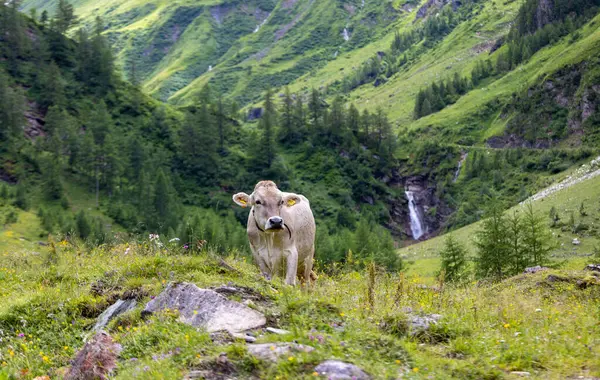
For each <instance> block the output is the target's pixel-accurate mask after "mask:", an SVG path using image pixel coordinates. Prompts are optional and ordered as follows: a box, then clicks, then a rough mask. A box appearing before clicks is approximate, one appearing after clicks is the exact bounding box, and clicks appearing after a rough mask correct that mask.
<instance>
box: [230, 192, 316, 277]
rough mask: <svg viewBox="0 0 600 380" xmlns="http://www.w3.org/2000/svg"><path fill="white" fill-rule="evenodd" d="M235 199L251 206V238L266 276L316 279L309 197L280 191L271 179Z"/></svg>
mask: <svg viewBox="0 0 600 380" xmlns="http://www.w3.org/2000/svg"><path fill="white" fill-rule="evenodd" d="M233 201H234V202H235V203H237V204H238V205H240V206H242V207H248V206H252V209H251V210H250V215H248V229H247V230H248V240H250V247H251V248H252V253H253V255H254V260H255V261H256V264H257V265H258V267H259V268H260V270H261V272H262V273H263V275H264V276H265V277H266V278H268V279H271V277H272V276H273V275H280V276H282V277H283V276H285V282H286V284H289V285H295V284H296V277H298V278H299V279H300V280H301V281H310V280H311V279H312V280H314V279H315V278H316V276H315V274H314V273H313V272H312V267H313V260H314V254H315V230H316V228H315V218H314V216H313V213H312V211H311V210H310V203H309V202H308V199H306V197H304V196H303V195H300V194H293V193H284V192H281V191H280V190H279V189H278V188H277V185H275V183H273V182H272V181H260V182H259V183H257V184H256V186H255V187H254V192H253V193H252V194H251V195H248V194H246V193H237V194H235V195H234V196H233Z"/></svg>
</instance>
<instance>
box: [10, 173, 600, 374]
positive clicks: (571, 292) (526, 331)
mask: <svg viewBox="0 0 600 380" xmlns="http://www.w3.org/2000/svg"><path fill="white" fill-rule="evenodd" d="M599 189H600V179H599V177H596V178H595V179H592V180H589V181H586V182H583V183H580V184H578V185H575V186H573V187H571V188H569V189H567V190H563V191H560V192H558V193H555V194H553V195H551V196H549V197H548V198H545V199H544V200H540V201H537V202H535V207H536V209H537V210H538V211H539V212H543V213H548V211H549V209H550V207H552V206H554V207H556V208H557V209H558V211H559V214H560V216H561V220H564V219H566V215H567V214H570V212H571V211H573V212H576V213H578V212H579V209H580V205H581V202H584V205H585V210H586V211H587V212H586V213H587V216H585V217H582V218H581V221H582V222H584V223H586V224H589V225H590V226H592V225H594V223H595V224H597V220H598V217H599V215H600V211H599V208H600V207H599V206H600V205H599V204H598V200H599V199H600V194H599V192H600V190H599ZM576 215H579V214H576ZM577 218H578V219H579V217H578V216H577ZM476 228H477V225H472V226H468V227H466V228H463V229H460V230H458V231H455V232H453V233H454V234H455V235H456V236H457V237H458V239H459V240H460V241H462V242H463V243H467V244H469V249H470V252H471V254H473V249H472V247H471V246H470V243H469V242H470V241H471V238H472V236H473V233H474V231H475V229H476ZM40 230H41V228H40V227H39V221H38V220H37V218H36V217H35V215H34V214H32V213H28V212H22V213H20V214H19V217H18V221H17V222H16V223H15V224H11V225H7V226H5V228H4V231H3V232H2V233H1V234H0V247H2V248H1V249H2V252H1V254H0V281H1V283H2V287H1V289H0V334H1V335H0V338H1V340H0V379H12V378H23V379H31V378H35V377H38V376H49V377H50V378H52V379H54V378H60V377H61V376H62V375H63V374H64V373H65V372H66V369H67V368H68V366H69V362H70V360H71V359H72V358H73V356H74V355H75V353H76V351H77V350H78V349H79V348H80V347H81V346H82V345H83V342H84V340H85V339H86V338H88V337H89V336H90V328H91V327H92V326H93V325H94V323H95V318H96V317H97V316H98V315H99V314H100V313H101V312H102V311H103V310H104V309H106V308H107V307H108V306H110V305H111V304H112V303H113V302H114V301H115V300H117V299H119V298H122V297H125V296H127V297H135V298H137V299H138V301H139V302H138V305H137V307H136V308H135V309H134V310H132V311H130V312H128V313H126V314H124V315H121V316H120V317H118V318H116V319H115V320H113V321H111V322H110V324H109V326H108V327H107V331H108V332H109V333H110V334H111V335H112V336H113V337H114V338H115V339H116V341H117V342H118V343H119V344H121V345H122V347H123V351H122V353H121V355H120V358H119V362H118V368H117V370H116V372H115V373H114V374H113V376H112V377H111V378H115V379H117V378H122V379H131V378H139V379H143V378H164V379H172V378H182V377H183V376H184V375H185V374H186V373H187V372H188V371H190V370H193V369H198V368H206V366H207V365H209V364H210V363H213V362H214V361H215V360H216V358H217V357H218V356H219V355H220V354H221V353H226V354H227V357H228V359H229V360H230V362H231V363H232V364H233V365H234V367H235V371H236V375H237V376H239V377H240V378H251V377H256V378H270V379H271V378H272V379H277V378H278V379H298V378H307V379H308V378H319V377H320V375H319V374H318V373H314V367H315V366H316V365H317V364H318V363H320V362H321V361H323V360H326V359H333V358H337V359H340V360H344V361H347V362H351V363H354V364H356V365H358V366H359V367H361V368H363V369H364V370H365V371H367V372H368V373H369V374H370V375H371V376H372V377H373V378H376V379H388V378H410V379H420V378H425V379H427V378H435V379H451V378H459V379H512V378H520V377H521V376H529V377H530V378H537V379H565V378H580V376H583V378H592V377H594V376H599V375H600V365H599V363H600V350H599V347H600V344H599V343H600V340H599V339H600V338H598V336H599V334H598V333H599V332H600V331H599V329H600V325H599V324H598V315H599V314H598V313H599V312H600V310H599V309H598V305H599V304H600V303H599V302H598V301H599V297H600V286H599V285H600V280H599V279H598V278H597V277H594V276H593V275H592V274H590V273H591V272H586V271H583V270H582V269H583V267H584V265H585V264H586V263H587V262H589V261H590V260H592V258H590V257H589V256H585V255H584V254H585V253H588V251H590V250H591V249H592V247H593V246H594V245H595V244H597V239H596V238H595V237H591V236H586V234H585V233H580V234H577V235H573V234H572V233H570V232H563V231H560V229H554V230H553V232H554V234H555V236H556V239H557V248H556V251H555V254H554V257H553V262H554V263H555V264H557V265H556V268H555V269H550V270H547V271H542V272H538V273H536V274H527V275H525V274H523V275H518V276H515V277H512V278H509V279H507V280H504V281H502V282H500V283H487V282H470V283H466V284H462V285H460V286H455V285H450V284H444V283H439V281H438V280H437V279H436V272H437V270H438V268H439V260H438V259H437V257H436V252H437V250H438V249H440V247H441V245H442V244H443V243H442V239H443V237H439V238H435V239H432V240H429V241H426V242H423V243H420V244H417V245H413V246H410V247H407V248H404V249H402V250H400V254H401V255H402V256H404V257H405V262H406V263H408V264H409V266H408V269H407V270H406V271H405V272H403V273H400V274H390V273H385V271H383V270H382V269H378V268H375V269H374V270H372V271H365V272H356V271H350V270H348V271H344V270H341V271H340V272H339V273H337V274H327V273H325V272H323V271H319V279H318V280H317V282H316V283H315V284H314V285H313V286H312V287H310V288H302V287H296V288H291V287H288V286H285V285H283V284H282V282H281V281H280V280H279V279H275V280H274V281H272V282H267V281H265V280H264V279H262V278H261V277H260V275H259V273H258V271H257V269H256V268H255V267H254V265H253V264H252V263H251V260H250V259H249V258H247V257H246V256H245V255H242V254H240V253H235V252H232V253H230V254H229V255H226V256H225V257H223V259H224V260H225V262H226V263H227V264H228V267H227V266H222V265H220V264H219V261H220V257H219V256H218V255H217V254H216V253H215V252H213V251H212V250H210V248H209V249H206V250H203V251H202V252H198V253H190V252H187V251H185V250H184V249H182V248H181V246H180V245H179V244H178V243H167V242H164V243H165V245H164V246H163V247H159V246H157V245H156V242H151V241H148V240H147V239H137V240H135V239H133V240H128V241H115V242H113V243H111V244H109V245H103V246H100V247H97V248H90V247H88V246H86V245H85V244H83V243H81V242H78V241H76V240H72V241H67V240H58V238H56V240H52V238H50V239H49V240H48V242H45V243H49V245H38V244H37V239H39V235H38V236H37V237H36V233H37V232H36V231H40ZM574 236H577V237H579V238H580V239H581V242H582V244H581V245H580V246H577V247H574V246H572V245H571V239H572V238H573V237H574ZM563 243H564V245H563ZM180 281H186V282H193V283H195V284H196V285H198V286H199V287H202V288H206V287H212V286H220V285H225V284H233V285H235V286H241V287H248V288H251V289H252V291H253V292H254V293H255V294H256V295H260V297H259V299H260V300H261V301H260V302H256V304H255V305H254V306H253V307H256V308H258V309H259V310H260V311H262V312H263V313H265V315H266V316H267V321H268V323H267V326H270V327H278V328H282V329H286V330H289V331H290V332H291V333H290V334H288V335H283V336H280V335H275V334H270V333H265V332H263V331H257V332H256V334H257V336H258V342H260V343H263V342H264V343H275V342H282V341H295V342H298V343H301V344H306V345H310V346H312V347H314V348H315V350H314V351H313V352H311V353H302V354H293V355H291V356H288V357H283V358H281V359H280V360H279V361H278V362H277V363H275V364H271V363H268V362H262V361H260V360H258V359H256V358H254V357H253V356H251V355H249V354H248V352H247V350H246V343H243V342H241V341H235V342H231V343H218V342H216V343H215V342H213V341H212V340H211V337H210V335H209V334H208V333H206V332H205V331H202V330H199V329H195V328H192V327H189V326H187V325H184V324H182V323H180V322H178V321H177V313H176V312H174V311H165V312H162V313H158V314H155V315H153V316H152V317H150V318H142V317H141V314H140V312H141V310H142V309H143V308H144V305H145V304H146V302H148V301H149V300H150V297H151V296H155V295H158V294H159V293H160V292H161V290H163V289H164V288H165V287H166V286H167V285H168V284H169V283H171V282H180ZM234 299H235V300H238V301H239V300H240V299H239V297H236V296H234ZM429 314H441V315H442V316H443V317H442V319H441V320H440V322H439V323H438V324H437V325H433V326H432V327H431V328H430V329H429V330H428V331H427V332H425V333H421V334H417V335H411V334H409V333H408V327H407V326H408V324H407V319H406V318H407V316H410V315H429ZM524 372H527V374H524Z"/></svg>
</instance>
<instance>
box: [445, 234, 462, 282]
mask: <svg viewBox="0 0 600 380" xmlns="http://www.w3.org/2000/svg"><path fill="white" fill-rule="evenodd" d="M440 257H441V258H442V268H441V271H443V272H444V279H445V281H448V282H458V281H461V280H463V279H464V278H465V275H466V269H467V250H466V249H465V247H464V245H462V244H461V243H460V242H459V241H458V240H457V239H456V238H455V237H454V235H453V234H448V235H447V237H446V239H445V240H444V248H443V249H442V251H440Z"/></svg>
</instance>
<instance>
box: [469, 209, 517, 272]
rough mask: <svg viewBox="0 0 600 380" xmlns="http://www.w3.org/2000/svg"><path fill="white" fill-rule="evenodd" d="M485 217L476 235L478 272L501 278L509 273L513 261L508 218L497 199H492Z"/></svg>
mask: <svg viewBox="0 0 600 380" xmlns="http://www.w3.org/2000/svg"><path fill="white" fill-rule="evenodd" d="M484 218H485V219H484V220H483V221H482V223H481V228H480V229H479V230H478V231H477V232H476V235H475V246H476V247H477V250H478V257H477V262H476V263H477V273H478V275H479V277H481V278H485V277H492V278H495V279H501V278H503V277H504V276H506V275H507V272H508V271H509V270H508V268H509V265H510V264H511V263H510V246H509V243H508V236H507V228H506V219H505V218H504V215H503V214H502V208H501V206H500V204H499V203H498V201H497V200H492V201H491V204H490V207H489V209H488V211H487V212H486V214H485V215H484Z"/></svg>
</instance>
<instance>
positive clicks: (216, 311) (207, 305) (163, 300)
mask: <svg viewBox="0 0 600 380" xmlns="http://www.w3.org/2000/svg"><path fill="white" fill-rule="evenodd" d="M164 309H173V310H178V311H179V320H180V321H181V322H183V323H187V324H188V325H192V326H195V327H201V328H204V329H206V331H208V332H214V331H220V330H227V331H230V332H240V331H245V330H250V329H255V328H258V327H261V326H264V325H265V323H266V319H265V316H264V315H263V314H262V313H259V312H258V311H256V310H253V309H250V308H249V307H247V306H245V305H242V304H241V303H239V302H235V301H230V300H228V299H227V298H225V297H223V296H222V295H220V294H218V293H217V292H215V291H214V290H208V289H200V288H198V287H197V286H196V285H194V284H190V283H179V284H169V286H168V287H167V288H166V289H165V290H164V291H163V292H162V293H161V294H159V295H158V296H157V297H156V298H155V299H153V300H151V301H150V302H148V304H147V305H146V308H145V309H144V310H143V311H142V315H149V314H152V313H154V312H157V311H160V310H164Z"/></svg>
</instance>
